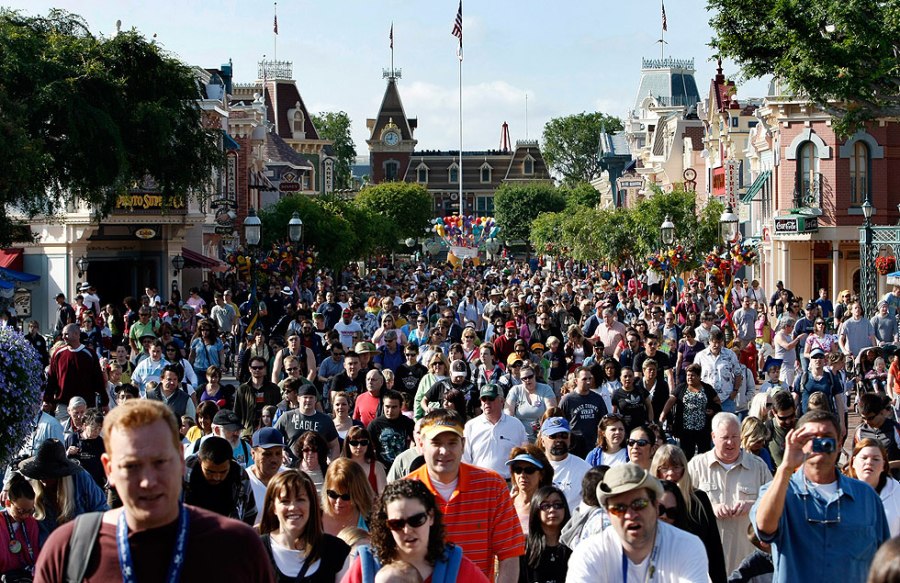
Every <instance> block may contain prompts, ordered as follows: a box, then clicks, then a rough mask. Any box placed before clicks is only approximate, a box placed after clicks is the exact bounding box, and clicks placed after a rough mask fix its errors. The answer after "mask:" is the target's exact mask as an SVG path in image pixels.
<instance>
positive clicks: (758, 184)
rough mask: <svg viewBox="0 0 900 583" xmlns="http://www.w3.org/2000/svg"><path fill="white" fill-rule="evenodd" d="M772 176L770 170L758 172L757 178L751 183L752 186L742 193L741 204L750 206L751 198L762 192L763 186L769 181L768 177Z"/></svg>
mask: <svg viewBox="0 0 900 583" xmlns="http://www.w3.org/2000/svg"><path fill="white" fill-rule="evenodd" d="M771 175H772V171H771V170H763V171H762V172H760V174H759V176H757V177H756V180H754V181H753V184H751V185H750V188H748V189H747V192H746V193H744V196H742V197H741V202H742V203H744V204H750V202H751V201H752V200H753V197H755V196H756V193H757V192H759V191H760V190H762V187H763V185H764V184H765V183H766V182H767V181H768V180H769V176H771Z"/></svg>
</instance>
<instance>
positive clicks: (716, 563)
mask: <svg viewBox="0 0 900 583" xmlns="http://www.w3.org/2000/svg"><path fill="white" fill-rule="evenodd" d="M650 473H651V474H652V475H654V476H656V477H657V478H658V479H660V480H668V481H670V482H674V483H675V484H677V485H678V489H679V490H681V498H682V500H684V506H685V510H686V511H687V518H688V528H687V530H688V531H689V532H691V533H693V534H694V535H696V536H697V537H698V538H699V539H700V540H701V541H703V546H704V547H705V548H706V557H707V559H708V560H709V577H710V580H711V581H712V583H725V581H726V580H727V574H726V573H725V553H724V552H723V550H722V537H721V535H720V534H719V527H718V524H717V523H716V516H715V514H713V509H712V504H711V503H710V501H709V496H707V495H706V492H704V491H703V490H700V489H697V488H694V486H693V484H692V482H691V475H690V474H689V473H688V472H687V457H686V456H685V455H684V451H682V450H681V448H679V447H678V446H677V445H671V444H663V445H662V446H660V448H659V449H658V450H656V453H655V454H654V455H653V463H652V464H651V466H650Z"/></svg>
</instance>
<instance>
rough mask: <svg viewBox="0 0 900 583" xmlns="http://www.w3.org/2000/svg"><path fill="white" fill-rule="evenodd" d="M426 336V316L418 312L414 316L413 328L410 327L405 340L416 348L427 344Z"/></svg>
mask: <svg viewBox="0 0 900 583" xmlns="http://www.w3.org/2000/svg"><path fill="white" fill-rule="evenodd" d="M428 336H429V331H428V318H426V317H425V315H424V314H419V315H418V316H416V325H415V328H412V329H411V330H410V331H409V336H408V337H407V342H408V343H409V344H410V345H411V346H414V347H416V348H418V347H420V346H424V345H425V344H428Z"/></svg>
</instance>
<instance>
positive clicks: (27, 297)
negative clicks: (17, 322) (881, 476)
mask: <svg viewBox="0 0 900 583" xmlns="http://www.w3.org/2000/svg"><path fill="white" fill-rule="evenodd" d="M13 307H14V308H15V309H16V316H17V317H19V318H30V317H31V290H30V289H25V288H23V287H20V288H17V289H16V291H15V294H14V295H13Z"/></svg>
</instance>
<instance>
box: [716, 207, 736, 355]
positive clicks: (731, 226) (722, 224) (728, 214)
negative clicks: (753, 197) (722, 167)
mask: <svg viewBox="0 0 900 583" xmlns="http://www.w3.org/2000/svg"><path fill="white" fill-rule="evenodd" d="M739 224H740V219H739V218H738V216H737V215H736V214H734V211H733V210H732V209H731V205H728V206H727V207H725V212H723V213H722V216H721V217H719V236H720V237H721V238H722V244H723V245H724V247H725V260H726V261H727V262H728V265H729V267H730V269H729V270H728V272H726V277H728V276H730V280H729V281H728V285H727V286H726V288H725V301H724V302H723V307H724V310H725V318H726V325H725V326H724V330H723V331H724V332H725V344H726V346H731V344H732V342H733V340H734V323H733V322H732V321H731V313H730V311H729V310H728V301H729V299H730V298H731V288H732V286H733V285H734V276H735V273H734V272H735V265H734V263H733V262H732V261H731V246H732V245H734V244H735V243H737V242H738V241H740V238H741V233H740V230H739V229H738V225H739ZM729 272H730V273H729Z"/></svg>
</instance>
